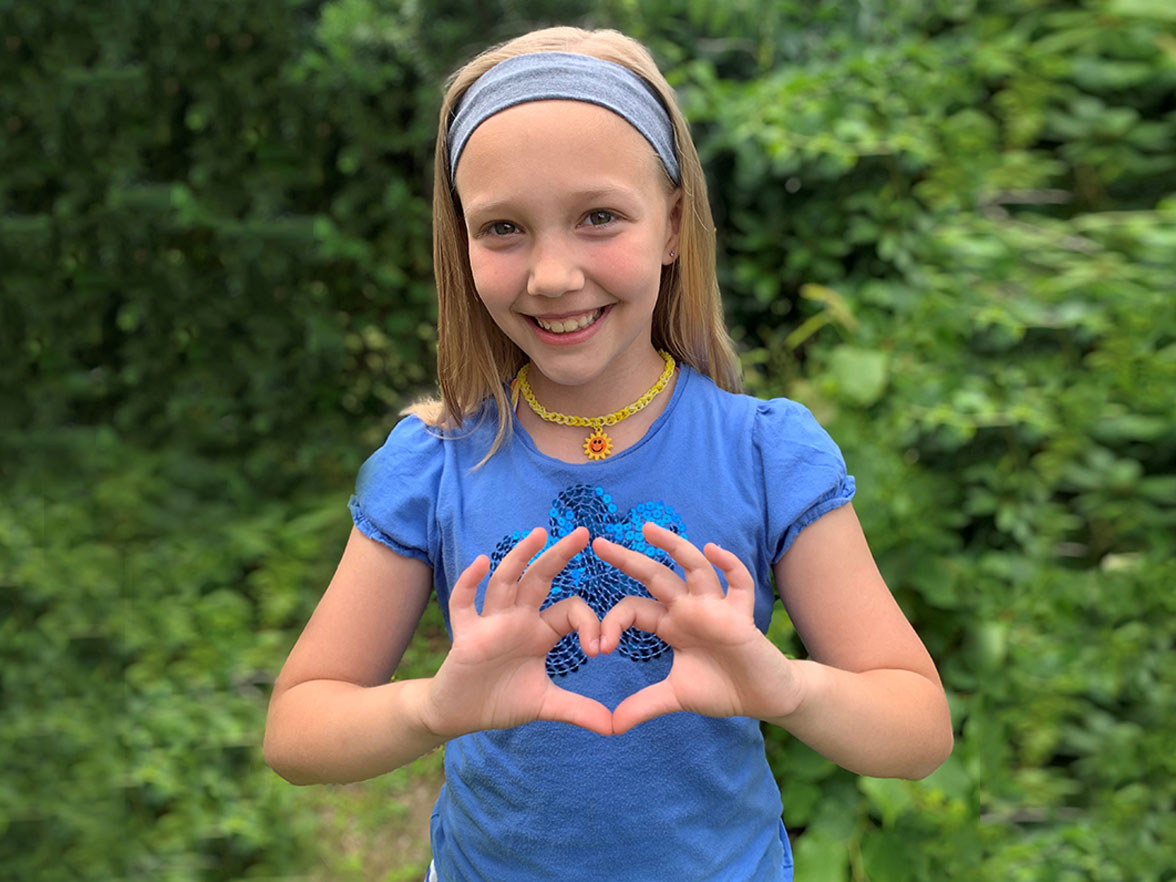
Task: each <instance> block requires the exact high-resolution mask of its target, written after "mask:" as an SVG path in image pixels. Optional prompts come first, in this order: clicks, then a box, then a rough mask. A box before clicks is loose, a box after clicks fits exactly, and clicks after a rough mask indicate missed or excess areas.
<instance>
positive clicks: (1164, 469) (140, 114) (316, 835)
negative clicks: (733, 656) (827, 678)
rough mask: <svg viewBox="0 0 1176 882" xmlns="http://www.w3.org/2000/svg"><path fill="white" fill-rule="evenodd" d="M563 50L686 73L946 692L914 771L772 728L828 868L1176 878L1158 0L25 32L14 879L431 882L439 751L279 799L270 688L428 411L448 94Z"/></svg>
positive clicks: (301, 5)
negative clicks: (852, 764) (855, 768)
mask: <svg viewBox="0 0 1176 882" xmlns="http://www.w3.org/2000/svg"><path fill="white" fill-rule="evenodd" d="M554 22H571V23H587V24H593V25H605V26H614V27H619V28H620V29H622V30H625V31H627V32H629V33H631V34H633V35H634V36H636V37H638V38H639V39H642V40H644V41H645V42H647V43H648V45H650V46H651V48H652V49H653V51H654V53H655V55H656V57H657V58H658V59H659V61H660V62H661V63H662V66H663V69H664V70H665V71H666V73H667V76H668V77H669V78H670V80H671V82H672V83H673V84H674V86H675V88H676V89H677V90H678V93H679V96H680V99H681V101H682V103H683V106H684V107H685V109H686V111H687V114H688V116H689V118H690V119H691V123H692V126H693V130H694V133H695V137H696V140H697V143H698V147H699V152H700V154H701V156H702V158H703V161H704V164H705V166H706V170H707V175H708V178H709V181H710V185H711V194H712V202H713V204H714V208H715V212H716V220H717V223H718V233H719V238H720V253H721V262H720V274H721V279H722V282H723V288H724V298H725V303H726V307H727V311H728V316H729V320H730V323H731V326H732V328H733V331H734V333H735V335H736V337H737V339H738V340H739V344H740V347H741V351H742V355H743V358H744V364H745V368H746V371H747V379H748V384H749V386H750V388H751V389H752V391H754V392H755V393H756V394H759V395H762V396H769V395H779V394H784V395H789V396H791V397H793V398H796V399H798V400H800V401H802V402H804V403H806V404H807V405H809V406H810V407H811V408H812V409H813V410H814V411H815V412H816V413H817V415H818V416H819V417H820V418H821V420H822V421H823V422H824V423H825V425H826V426H827V427H828V428H829V429H830V431H831V432H832V434H833V436H834V437H835V438H836V439H837V440H838V441H839V443H840V444H841V446H842V448H843V450H844V452H845V454H846V457H847V459H848V461H849V464H850V467H851V470H852V471H853V472H854V473H855V474H856V476H857V478H858V483H859V496H858V500H857V508H858V511H859V513H860V514H861V516H862V519H863V522H864V524H865V527H866V530H867V533H868V535H869V536H870V539H871V544H872V547H873V549H874V552H875V554H876V556H877V558H878V561H879V564H880V566H881V568H882V571H883V573H884V574H885V575H886V577H887V580H888V583H889V584H890V585H891V587H892V589H893V590H894V592H895V594H896V596H897V597H898V599H899V601H900V603H901V604H902V606H903V608H904V609H905V610H906V611H907V613H908V615H909V616H910V618H911V619H912V621H913V622H914V623H915V625H916V627H917V628H918V630H919V631H920V633H921V634H922V636H923V637H924V639H925V641H926V642H927V644H928V646H929V648H930V649H931V651H932V654H933V655H934V656H935V658H936V659H937V661H938V662H939V664H940V668H941V671H942V673H943V677H944V682H945V686H946V688H947V689H948V692H949V696H950V699H951V704H952V710H953V717H954V721H955V725H956V737H957V740H956V750H955V753H954V754H953V756H952V758H951V759H950V760H949V761H948V763H947V764H946V765H945V766H944V767H943V768H941V769H940V770H939V771H938V772H936V773H935V774H933V775H932V776H931V777H929V778H928V779H926V780H924V781H920V782H907V781H892V780H877V779H869V778H859V777H856V776H854V775H851V774H849V773H847V772H844V771H843V770H840V769H838V768H836V767H835V766H833V765H832V764H830V763H828V762H827V761H825V760H823V759H822V758H821V757H819V756H817V755H816V754H814V753H813V752H812V751H810V750H808V749H807V748H806V747H804V746H803V745H800V744H798V743H797V742H795V741H794V740H793V739H791V738H790V737H789V736H787V735H785V734H784V733H783V732H781V731H778V730H771V731H768V733H767V737H768V745H769V759H770V761H771V763H772V766H773V768H774V769H775V771H776V773H777V776H778V778H779V781H780V783H781V787H782V790H783V794H784V804H783V813H784V819H785V821H786V823H787V824H788V826H789V829H790V831H792V833H793V834H794V837H795V845H796V853H797V861H798V870H797V879H798V882H823V880H829V882H850V880H852V882H864V880H870V882H892V880H893V882H899V880H931V879H944V878H958V879H969V880H971V879H976V880H988V879H992V880H998V879H999V880H1026V882H1028V880H1050V882H1053V880H1067V882H1068V880H1099V882H1104V880H1105V882H1112V880H1144V882H1148V880H1155V882H1163V880H1172V879H1176V857H1174V855H1173V851H1172V847H1171V843H1172V842H1173V841H1174V840H1176V821H1174V820H1173V819H1174V818H1176V812H1174V810H1176V805H1174V802H1176V759H1174V757H1176V734H1174V733H1176V710H1174V709H1176V696H1174V695H1173V684H1174V682H1176V677H1174V676H1173V674H1174V668H1173V662H1172V659H1173V645H1172V644H1173V637H1172V635H1173V631H1174V629H1173V625H1174V623H1176V615H1174V612H1176V600H1173V594H1172V591H1171V586H1172V585H1173V584H1176V554H1174V553H1173V552H1174V551H1176V405H1174V403H1173V400H1174V395H1173V391H1172V390H1173V389H1176V297H1174V296H1173V295H1174V294H1176V290H1174V286H1173V279H1174V278H1176V13H1174V12H1173V7H1172V6H1171V4H1170V3H1167V2H1163V0H1057V2H1050V0H1000V2H997V0H950V2H949V0H893V2H890V3H886V4H882V3H877V2H869V0H857V2H832V0H810V2H803V3H802V2H799V0H778V2H772V0H729V2H727V3H723V4H714V3H710V2H705V0H674V2H670V0H591V2H590V0H580V2H570V0H564V2H506V0H494V2H489V3H484V4H474V5H470V4H458V3H455V2H452V0H442V2H439V3H433V4H429V5H427V6H426V4H421V3H417V2H414V0H333V2H323V0H237V2H232V3H229V2H226V0H215V2H211V3H206V4H186V3H179V2H175V0H163V2H158V0H157V2H154V3H148V2H145V0H119V2H114V3H106V4H96V5H94V4H91V5H86V4H78V3H69V2H64V0H44V2H41V3H38V4H30V3H18V2H17V0H0V126H2V127H3V128H2V129H0V407H2V410H0V413H2V414H3V417H4V421H3V425H2V427H0V454H2V456H0V479H2V490H0V494H2V503H0V610H2V615H0V660H2V661H3V664H2V666H0V700H2V705H3V708H4V713H3V714H2V715H0V763H2V764H3V766H4V768H5V770H6V774H5V775H4V777H3V779H2V781H0V878H2V879H14V880H15V879H19V880H57V879H110V878H132V879H147V878H149V879H161V880H177V882H179V880H228V879H239V878H275V877H289V876H299V877H303V878H312V879H319V878H321V879H328V878H334V879H357V880H360V879H376V878H378V879H385V880H400V879H416V878H419V877H420V876H421V874H422V871H423V868H424V865H425V863H426V862H427V845H425V844H424V843H423V839H424V836H425V833H426V827H427V819H428V803H429V801H430V800H431V798H432V793H433V792H435V788H436V786H437V785H438V783H439V770H438V764H437V757H436V756H433V757H426V758H425V759H424V760H422V761H420V762H418V763H417V764H415V765H414V766H413V767H411V768H409V769H406V770H400V771H398V772H396V773H393V774H391V775H389V776H386V777H385V778H383V779H381V780H380V781H377V782H373V783H372V784H369V785H361V786H358V787H352V788H315V789H309V790H306V789H301V790H300V789H295V788H292V787H290V786H288V785H286V784H285V783H284V782H282V781H280V780H279V779H278V778H277V777H276V776H274V775H273V774H272V773H270V772H269V771H268V770H266V769H265V768H264V766H263V764H262V762H261V756H260V738H261V732H262V726H263V719H264V712H265V702H266V699H267V696H268V691H269V688H270V686H271V684H272V679H273V676H274V675H275V673H276V671H277V670H278V668H279V667H280V665H281V662H282V660H283V658H284V655H285V653H286V652H287V651H288V649H289V647H290V645H291V644H292V642H293V639H294V637H295V636H296V635H297V632H298V630H299V628H300V627H301V625H302V623H303V622H304V621H305V619H306V617H307V616H308V614H309V612H310V610H311V609H312V608H313V605H314V603H315V601H316V599H317V597H318V595H319V593H320V592H321V591H322V589H323V587H324V586H325V585H326V583H327V581H328V580H329V578H330V573H331V570H332V568H333V566H334V562H335V560H336V558H337V555H338V553H339V551H340V549H341V547H342V544H343V541H344V539H345V537H346V534H347V530H348V519H347V513H346V509H345V505H344V503H345V501H346V497H347V493H348V492H349V488H350V484H351V482H352V480H353V478H354V473H355V469H356V468H357V467H358V465H359V463H360V462H361V461H362V459H363V457H364V456H365V455H366V454H367V452H368V451H370V450H371V449H372V448H373V447H374V446H375V445H376V444H378V443H379V442H380V441H381V440H382V438H383V436H384V434H385V433H386V432H387V431H388V429H389V428H390V426H391V425H392V424H393V423H394V422H395V420H396V412H397V410H398V408H399V407H400V406H401V405H402V404H403V403H405V402H406V401H407V400H409V399H410V398H411V397H412V396H414V395H415V394H417V393H419V392H421V391H424V390H428V389H429V388H430V386H431V384H432V382H433V375H432V370H433V368H432V357H433V355H432V353H433V342H434V331H433V330H432V320H433V316H434V305H433V290H432V279H431V266H430V260H431V257H430V246H429V229H430V228H429V209H428V205H429V193H430V186H431V182H430V174H431V170H430V164H431V156H432V137H433V134H434V128H435V124H436V113H437V107H438V106H439V102H440V84H441V82H442V81H443V80H444V77H445V76H446V75H447V73H448V72H449V71H451V70H452V69H453V68H454V67H456V66H457V65H458V64H459V63H460V62H461V61H462V60H464V59H465V58H467V57H468V56H469V55H470V54H471V53H472V52H473V51H475V50H477V49H479V48H481V47H483V46H485V45H487V44H488V43H489V42H493V41H495V40H498V39H502V38H506V37H509V36H513V35H514V34H517V33H521V32H523V31H525V30H528V29H530V28H531V27H534V26H535V25H537V24H545V23H554ZM771 633H772V637H773V638H774V639H775V640H777V641H778V642H779V644H780V645H781V646H783V647H785V648H786V649H787V650H788V651H790V652H794V653H798V654H802V653H803V648H802V647H800V646H799V644H798V642H797V641H796V639H795V636H794V634H793V633H792V631H791V629H790V627H789V624H788V622H787V618H786V617H785V616H784V615H783V614H780V615H778V616H777V617H776V619H775V621H774V624H773V630H772V632H771ZM443 652H444V637H443V632H442V631H441V628H440V624H439V615H438V614H437V610H436V608H435V607H434V608H431V609H430V612H429V613H428V616H427V618H426V621H425V624H424V626H423V627H422V629H421V633H420V634H419V635H418V638H417V640H416V641H415V642H414V644H413V647H412V648H411V651H410V654H409V657H408V659H407V660H406V670H405V672H404V675H405V676H412V675H414V674H424V673H428V672H429V671H430V670H431V668H432V667H433V666H434V665H435V664H436V663H437V661H438V659H439V657H440V655H441V653H443Z"/></svg>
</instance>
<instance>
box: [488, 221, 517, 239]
mask: <svg viewBox="0 0 1176 882" xmlns="http://www.w3.org/2000/svg"><path fill="white" fill-rule="evenodd" d="M485 230H486V232H487V233H490V234H491V235H492V236H509V235H511V233H517V232H518V231H519V228H518V227H517V226H515V225H514V224H512V223H511V222H510V221H495V222H494V223H492V224H487V225H486V227H485Z"/></svg>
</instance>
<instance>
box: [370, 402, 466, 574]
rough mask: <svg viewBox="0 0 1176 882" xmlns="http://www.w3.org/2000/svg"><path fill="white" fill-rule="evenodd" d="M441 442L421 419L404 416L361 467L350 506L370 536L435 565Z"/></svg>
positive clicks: (409, 555)
mask: <svg viewBox="0 0 1176 882" xmlns="http://www.w3.org/2000/svg"><path fill="white" fill-rule="evenodd" d="M442 443H443V442H442V440H441V439H440V438H439V437H438V436H437V435H436V434H434V433H433V432H432V431H431V430H430V429H429V428H428V427H427V426H426V425H425V424H424V423H423V422H422V421H421V420H420V419H419V418H417V417H407V418H405V419H403V420H401V421H400V422H399V423H397V424H396V427H395V428H394V429H393V430H392V432H391V434H389V435H388V440H387V441H385V442H384V445H383V446H382V447H380V449H379V450H377V451H376V452H375V453H373V454H372V455H371V456H370V457H368V459H367V462H365V463H364V464H363V466H362V467H361V468H360V470H359V477H358V478H357V480H356V483H355V493H354V495H353V496H352V497H351V501H350V503H349V504H348V507H349V508H350V509H351V518H352V520H353V521H354V522H355V526H356V527H357V528H358V529H359V531H360V532H361V533H363V534H364V535H365V536H367V537H368V538H370V539H374V540H376V541H377V542H381V543H383V544H384V545H387V546H388V547H389V548H391V549H392V550H393V551H395V552H396V553H397V554H400V555H404V556H405V557H413V558H416V559H417V560H420V561H424V562H425V563H427V564H429V565H430V566H434V567H435V562H436V560H437V553H438V530H437V498H438V490H439V487H440V481H441V472H442V467H443V465H444V458H443V453H442V450H441V444H442Z"/></svg>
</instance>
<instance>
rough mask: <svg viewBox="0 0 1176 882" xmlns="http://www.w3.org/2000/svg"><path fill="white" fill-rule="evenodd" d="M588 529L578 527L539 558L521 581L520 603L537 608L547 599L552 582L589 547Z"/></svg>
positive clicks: (519, 590)
mask: <svg viewBox="0 0 1176 882" xmlns="http://www.w3.org/2000/svg"><path fill="white" fill-rule="evenodd" d="M588 536H589V533H588V528H587V527H577V528H576V529H574V530H572V532H570V533H568V535H566V536H564V537H563V538H562V539H560V540H559V541H558V542H556V543H555V544H554V545H552V546H551V547H550V548H548V549H547V550H546V551H544V552H543V553H542V554H541V555H539V557H537V558H536V559H535V560H534V561H533V562H532V563H531V565H530V566H529V567H527V571H526V572H525V573H523V577H522V579H520V580H519V588H518V602H519V603H521V604H529V605H531V606H534V607H536V608H538V607H539V605H540V604H542V603H543V601H545V600H546V599H547V595H548V593H549V592H550V591H551V581H552V579H554V578H555V577H556V576H558V575H559V574H560V573H561V572H563V569H564V567H566V566H567V565H568V563H569V562H570V561H571V559H572V558H573V557H575V556H576V555H577V554H579V553H580V552H581V551H583V550H584V549H585V548H586V547H587V546H588Z"/></svg>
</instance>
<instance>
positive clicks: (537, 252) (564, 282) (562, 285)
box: [527, 237, 584, 297]
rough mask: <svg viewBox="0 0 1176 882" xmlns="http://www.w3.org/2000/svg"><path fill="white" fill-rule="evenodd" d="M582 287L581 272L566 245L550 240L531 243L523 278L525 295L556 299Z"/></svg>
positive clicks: (582, 276) (557, 240) (582, 274)
mask: <svg viewBox="0 0 1176 882" xmlns="http://www.w3.org/2000/svg"><path fill="white" fill-rule="evenodd" d="M583 287H584V272H583V270H582V269H581V268H580V265H579V262H578V261H577V260H576V257H575V253H574V251H573V249H572V248H571V247H570V246H569V244H568V243H567V242H564V241H562V240H560V239H559V238H555V237H553V238H549V239H543V240H540V241H537V242H536V243H535V247H534V249H533V250H532V252H531V269H530V273H529V274H528V276H527V293H528V294H531V295H533V296H536V297H560V296H562V295H564V294H567V293H569V292H571V291H578V290H580V289H581V288H583Z"/></svg>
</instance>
